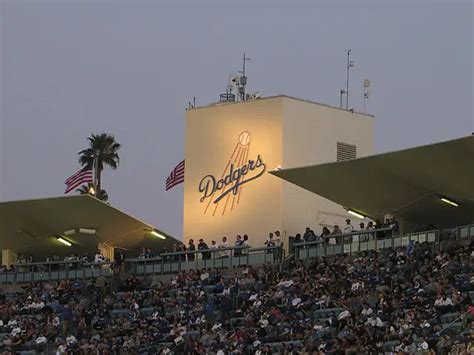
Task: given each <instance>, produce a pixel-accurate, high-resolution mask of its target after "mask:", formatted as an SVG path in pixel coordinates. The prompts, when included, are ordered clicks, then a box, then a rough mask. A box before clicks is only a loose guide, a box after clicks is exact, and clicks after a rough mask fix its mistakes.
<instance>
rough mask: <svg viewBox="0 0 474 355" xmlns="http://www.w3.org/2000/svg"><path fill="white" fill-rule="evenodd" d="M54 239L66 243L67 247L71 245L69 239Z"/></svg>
mask: <svg viewBox="0 0 474 355" xmlns="http://www.w3.org/2000/svg"><path fill="white" fill-rule="evenodd" d="M56 239H57V240H58V242H60V243H63V244H64V245H66V246H68V247H70V246H72V243H71V242H70V241H68V240H66V239H64V238H62V237H56Z"/></svg>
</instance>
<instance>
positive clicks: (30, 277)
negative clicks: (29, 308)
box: [0, 260, 114, 283]
mask: <svg viewBox="0 0 474 355" xmlns="http://www.w3.org/2000/svg"><path fill="white" fill-rule="evenodd" d="M113 264H114V263H113V262H110V261H107V262H102V263H90V262H85V261H80V260H75V261H71V260H67V261H50V262H36V263H20V264H16V265H15V268H14V270H12V271H7V272H2V273H0V283H21V282H41V281H60V280H65V279H68V280H75V279H91V278H97V277H100V276H111V275H112V273H113V270H112V267H113Z"/></svg>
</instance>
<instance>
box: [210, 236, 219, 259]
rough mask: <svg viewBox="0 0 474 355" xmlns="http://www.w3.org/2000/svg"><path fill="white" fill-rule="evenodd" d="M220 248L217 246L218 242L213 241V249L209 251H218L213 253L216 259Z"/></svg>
mask: <svg viewBox="0 0 474 355" xmlns="http://www.w3.org/2000/svg"><path fill="white" fill-rule="evenodd" d="M218 248H219V247H218V246H217V242H216V241H215V240H211V247H210V248H209V249H211V250H216V251H215V252H212V253H211V254H214V258H216V257H218V256H219V254H218V253H217V249H218Z"/></svg>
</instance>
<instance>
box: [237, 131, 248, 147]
mask: <svg viewBox="0 0 474 355" xmlns="http://www.w3.org/2000/svg"><path fill="white" fill-rule="evenodd" d="M239 143H240V144H241V145H243V146H246V145H249V143H250V133H249V132H247V131H244V132H242V133H240V135H239Z"/></svg>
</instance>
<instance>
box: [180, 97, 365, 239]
mask: <svg viewBox="0 0 474 355" xmlns="http://www.w3.org/2000/svg"><path fill="white" fill-rule="evenodd" d="M341 140H342V141H344V142H346V143H352V144H356V145H357V148H358V152H360V154H358V155H359V156H360V155H368V154H370V153H372V119H371V117H370V116H366V115H360V114H352V113H350V112H347V111H343V110H339V109H335V108H329V107H326V106H323V105H319V104H315V103H311V102H307V101H303V100H297V99H293V98H289V97H285V96H278V97H272V98H266V99H260V100H256V101H248V102H245V103H233V104H222V105H214V106H208V107H202V108H195V109H190V110H187V112H186V147H185V159H186V172H185V186H184V225H183V233H184V240H188V239H189V238H194V239H199V238H201V237H202V238H204V239H205V240H207V241H208V242H210V241H211V240H216V241H217V242H218V243H219V242H220V240H221V238H222V236H224V235H225V236H227V237H228V238H229V241H230V242H233V241H234V240H235V236H236V235H237V234H242V235H243V234H248V235H249V237H250V241H251V242H250V244H251V245H252V246H262V245H263V242H264V240H265V239H266V237H267V235H268V232H270V231H275V230H281V231H282V232H283V234H284V235H285V234H286V235H292V234H294V233H296V232H299V231H301V230H304V227H305V226H307V225H308V226H311V227H313V228H315V229H316V230H319V227H318V225H317V224H318V223H320V222H321V212H324V216H326V217H325V218H327V216H330V219H331V220H334V219H337V218H340V216H344V215H345V214H344V211H343V209H342V208H341V207H340V206H337V205H335V204H334V203H332V202H329V201H327V200H325V199H323V198H320V197H318V196H315V195H313V194H311V193H309V192H306V191H304V190H302V189H300V188H298V187H295V186H292V185H290V184H289V183H287V182H284V181H283V180H280V179H278V178H276V177H274V176H272V175H270V174H268V173H267V172H268V171H269V170H273V169H275V168H276V167H277V166H278V165H281V166H283V167H284V168H289V167H295V166H301V165H310V164H316V163H321V162H327V161H334V160H335V157H336V150H335V147H336V142H337V141H341ZM338 216H339V217H338ZM331 223H332V222H331Z"/></svg>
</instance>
